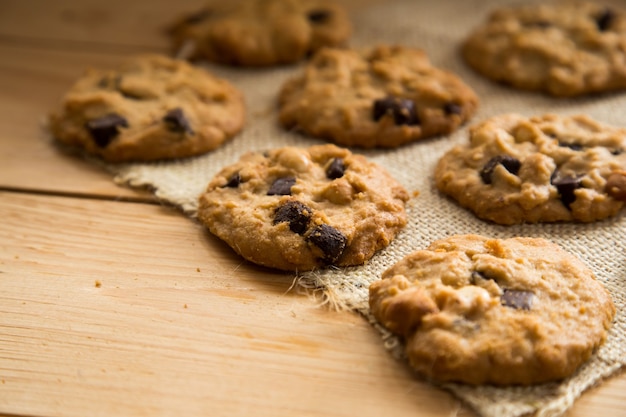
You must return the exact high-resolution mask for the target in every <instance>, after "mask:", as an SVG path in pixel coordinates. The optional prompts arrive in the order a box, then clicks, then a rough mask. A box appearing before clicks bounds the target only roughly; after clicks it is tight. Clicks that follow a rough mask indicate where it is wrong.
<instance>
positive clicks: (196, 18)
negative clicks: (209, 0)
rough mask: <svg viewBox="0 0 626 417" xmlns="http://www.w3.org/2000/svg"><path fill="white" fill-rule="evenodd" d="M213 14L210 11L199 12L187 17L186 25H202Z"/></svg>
mask: <svg viewBox="0 0 626 417" xmlns="http://www.w3.org/2000/svg"><path fill="white" fill-rule="evenodd" d="M211 14H212V12H211V10H210V9H202V10H198V11H197V12H195V13H191V14H189V15H187V17H185V23H186V24H188V25H197V24H198V23H202V22H204V21H205V20H207V19H208V18H209V17H210V16H211Z"/></svg>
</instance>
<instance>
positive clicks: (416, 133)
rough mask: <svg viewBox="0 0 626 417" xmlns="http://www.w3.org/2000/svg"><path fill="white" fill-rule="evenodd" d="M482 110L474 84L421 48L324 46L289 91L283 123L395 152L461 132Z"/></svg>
mask: <svg viewBox="0 0 626 417" xmlns="http://www.w3.org/2000/svg"><path fill="white" fill-rule="evenodd" d="M477 105H478V99H477V97H476V95H475V93H474V92H473V90H472V89H471V88H470V87H469V86H467V85H466V84H464V83H463V81H461V79H460V78H458V77H457V76H456V75H454V74H452V73H450V72H448V71H445V70H442V69H438V68H436V67H434V66H433V65H432V64H431V63H430V60H429V59H428V57H427V56H426V54H425V53H424V52H423V51H421V50H418V49H413V48H408V47H402V46H378V47H375V48H373V49H369V50H366V51H361V52H359V51H356V50H342V49H336V48H325V49H323V50H321V51H319V52H318V53H317V54H316V55H315V56H314V57H313V58H312V59H311V61H310V62H309V63H308V65H307V66H306V68H305V69H304V72H303V74H301V75H299V76H297V77H295V78H293V79H290V80H288V81H287V82H286V83H285V84H284V85H283V87H282V90H281V92H280V97H279V106H280V114H279V118H280V123H281V124H282V125H283V126H284V127H285V128H286V129H294V130H299V131H302V132H304V133H306V134H308V135H311V136H315V137H320V138H324V139H327V140H330V141H334V142H336V143H338V144H340V145H344V146H360V147H365V148H372V147H381V148H392V147H397V146H400V145H402V144H405V143H408V142H412V141H416V140H419V139H423V138H427V137H431V136H436V135H441V134H446V133H450V132H452V131H454V130H455V129H457V128H458V127H459V126H460V125H461V124H463V123H464V122H465V121H466V120H468V119H469V118H470V117H471V116H472V114H473V113H474V111H475V110H476V107H477Z"/></svg>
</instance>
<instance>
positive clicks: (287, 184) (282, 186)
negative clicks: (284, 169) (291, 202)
mask: <svg viewBox="0 0 626 417" xmlns="http://www.w3.org/2000/svg"><path fill="white" fill-rule="evenodd" d="M295 183H296V179H295V178H294V177H284V178H278V179H277V180H276V181H274V183H273V184H272V186H271V187H270V189H269V190H267V195H291V187H292V186H293V185H294V184H295Z"/></svg>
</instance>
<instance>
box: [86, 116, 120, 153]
mask: <svg viewBox="0 0 626 417" xmlns="http://www.w3.org/2000/svg"><path fill="white" fill-rule="evenodd" d="M85 127H86V128H87V130H89V133H91V137H92V138H93V140H94V141H95V142H96V145H98V146H99V147H101V148H106V147H107V146H108V145H109V143H111V141H112V140H113V139H114V138H115V137H116V136H117V135H118V134H119V133H120V130H119V129H120V127H128V121H127V120H126V119H125V118H124V117H122V116H120V115H119V114H117V113H111V114H107V115H106V116H103V117H100V118H98V119H92V120H90V121H88V122H87V123H86V124H85Z"/></svg>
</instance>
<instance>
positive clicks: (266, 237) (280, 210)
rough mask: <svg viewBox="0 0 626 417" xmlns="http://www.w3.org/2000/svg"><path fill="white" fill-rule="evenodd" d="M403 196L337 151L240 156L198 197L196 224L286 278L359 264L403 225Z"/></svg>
mask: <svg viewBox="0 0 626 417" xmlns="http://www.w3.org/2000/svg"><path fill="white" fill-rule="evenodd" d="M407 200H408V194H407V191H406V190H405V189H404V187H402V185H400V184H399V183H398V182H397V181H396V180H394V179H393V178H392V177H391V176H390V174H389V173H388V172H387V171H386V170H385V169H384V168H382V167H381V166H379V165H377V164H375V163H373V162H371V161H368V160H367V159H366V158H365V157H363V156H361V155H355V154H353V153H351V152H350V151H348V150H347V149H343V148H339V147H336V146H334V145H330V144H328V145H320V146H313V147H310V148H298V147H291V146H288V147H283V148H278V149H273V150H270V151H267V152H265V153H260V152H256V153H255V152H251V153H247V154H245V155H243V156H242V157H241V159H240V160H239V161H238V162H236V163H235V164H233V165H230V166H228V167H225V168H224V169H223V170H222V171H221V172H220V173H218V174H217V176H216V177H215V178H214V179H213V180H212V181H211V182H210V183H209V185H208V187H207V189H206V192H205V193H204V194H202V195H201V196H200V200H199V209H198V217H199V219H200V220H201V221H202V222H203V223H204V224H205V225H206V226H207V227H208V228H209V230H210V231H211V232H212V233H213V234H215V235H216V236H217V237H219V238H220V239H222V240H224V241H225V242H226V243H228V244H229V245H230V246H231V247H232V248H233V249H234V250H235V251H236V252H237V253H239V254H240V255H241V256H243V257H244V258H245V259H247V260H249V261H251V262H254V263H256V264H259V265H263V266H268V267H272V268H276V269H281V270H286V271H307V270H313V269H317V268H323V267H328V266H331V265H334V266H350V265H360V264H363V263H364V262H365V261H367V260H368V259H370V258H371V257H372V256H373V255H374V254H375V253H376V252H377V251H378V250H380V249H382V248H384V247H386V246H387V245H388V244H389V243H390V242H391V240H392V239H393V238H394V237H395V235H396V234H397V233H398V232H399V231H400V230H401V229H402V228H403V227H404V225H405V224H406V213H405V202H406V201H407Z"/></svg>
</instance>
